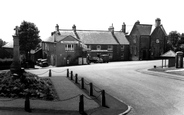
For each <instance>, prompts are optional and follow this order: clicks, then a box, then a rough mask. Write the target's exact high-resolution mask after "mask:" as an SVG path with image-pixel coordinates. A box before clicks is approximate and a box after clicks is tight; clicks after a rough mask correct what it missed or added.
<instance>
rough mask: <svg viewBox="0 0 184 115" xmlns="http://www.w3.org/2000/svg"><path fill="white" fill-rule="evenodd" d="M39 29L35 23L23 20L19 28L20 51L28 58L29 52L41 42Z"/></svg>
mask: <svg viewBox="0 0 184 115" xmlns="http://www.w3.org/2000/svg"><path fill="white" fill-rule="evenodd" d="M39 32H40V31H39V30H38V28H37V27H36V25H35V24H34V23H31V22H26V21H23V22H22V23H21V25H20V28H19V45H20V52H21V53H24V54H25V55H26V57H27V58H28V52H30V50H31V49H32V50H34V49H35V48H36V46H37V45H38V44H39V43H40V42H41V39H40V36H39Z"/></svg>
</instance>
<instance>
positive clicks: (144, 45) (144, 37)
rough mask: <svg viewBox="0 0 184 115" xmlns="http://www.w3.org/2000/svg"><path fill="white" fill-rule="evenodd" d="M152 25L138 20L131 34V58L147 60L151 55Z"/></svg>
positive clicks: (129, 38)
mask: <svg viewBox="0 0 184 115" xmlns="http://www.w3.org/2000/svg"><path fill="white" fill-rule="evenodd" d="M151 28H152V25H149V24H140V22H139V21H137V22H136V23H135V24H134V26H133V28H132V30H131V32H130V34H129V36H128V40H129V42H130V57H131V60H145V59H149V56H150V33H151Z"/></svg>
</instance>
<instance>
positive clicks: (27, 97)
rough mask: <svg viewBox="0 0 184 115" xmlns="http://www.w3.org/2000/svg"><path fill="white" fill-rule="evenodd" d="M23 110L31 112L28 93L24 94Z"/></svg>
mask: <svg viewBox="0 0 184 115" xmlns="http://www.w3.org/2000/svg"><path fill="white" fill-rule="evenodd" d="M24 110H25V111H27V112H31V108H30V100H29V94H27V95H26V100H25V105H24Z"/></svg>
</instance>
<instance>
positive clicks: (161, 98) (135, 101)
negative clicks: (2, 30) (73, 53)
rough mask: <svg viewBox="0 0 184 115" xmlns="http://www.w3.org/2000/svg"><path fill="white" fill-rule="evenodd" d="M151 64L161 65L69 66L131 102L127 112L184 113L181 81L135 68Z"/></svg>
mask: <svg viewBox="0 0 184 115" xmlns="http://www.w3.org/2000/svg"><path fill="white" fill-rule="evenodd" d="M153 65H159V66H160V65H161V61H160V60H159V61H134V62H114V63H108V64H93V65H86V66H75V67H70V70H73V71H74V73H78V74H79V76H80V77H81V76H83V77H84V78H85V79H88V80H90V81H92V82H93V83H95V84H96V85H97V86H98V87H101V88H103V89H105V90H106V91H107V92H108V93H109V94H111V95H113V96H115V97H117V98H119V99H120V100H122V101H124V102H125V103H127V104H128V105H130V106H132V107H133V111H132V112H131V113H130V115H184V81H180V80H175V79H170V78H167V75H164V76H163V75H162V76H163V77H162V76H159V77H158V76H154V75H148V74H144V73H140V72H138V71H137V70H141V69H145V68H152V67H153ZM57 69H58V68H57ZM63 69H64V68H63Z"/></svg>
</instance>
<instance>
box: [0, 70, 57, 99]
mask: <svg viewBox="0 0 184 115" xmlns="http://www.w3.org/2000/svg"><path fill="white" fill-rule="evenodd" d="M0 84H1V85H0V96H1V97H10V98H25V96H26V95H27V94H28V93H29V95H30V97H31V98H32V99H43V100H55V99H57V98H58V97H57V95H56V92H55V90H54V88H53V85H52V82H51V81H50V79H46V78H42V79H41V78H39V77H38V76H36V75H34V74H31V73H28V72H24V73H23V75H22V76H20V77H19V76H13V75H12V74H11V72H10V71H9V72H2V73H0Z"/></svg>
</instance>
